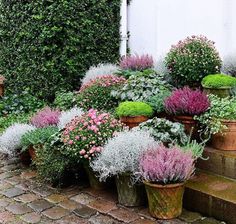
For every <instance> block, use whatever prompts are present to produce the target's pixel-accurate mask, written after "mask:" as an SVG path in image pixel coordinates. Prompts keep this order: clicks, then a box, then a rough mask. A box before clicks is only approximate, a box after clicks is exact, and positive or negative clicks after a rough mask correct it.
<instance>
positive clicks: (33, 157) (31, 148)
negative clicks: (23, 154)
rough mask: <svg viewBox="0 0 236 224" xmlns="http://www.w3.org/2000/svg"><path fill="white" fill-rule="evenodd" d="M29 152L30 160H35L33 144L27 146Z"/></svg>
mask: <svg viewBox="0 0 236 224" xmlns="http://www.w3.org/2000/svg"><path fill="white" fill-rule="evenodd" d="M29 154H30V157H31V159H32V160H35V158H36V152H35V148H34V146H33V145H31V146H30V147H29Z"/></svg>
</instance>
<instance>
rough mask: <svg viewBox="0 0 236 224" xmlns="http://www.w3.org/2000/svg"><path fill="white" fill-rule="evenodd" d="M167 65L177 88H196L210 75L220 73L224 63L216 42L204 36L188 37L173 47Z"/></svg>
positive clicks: (167, 57)
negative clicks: (186, 86) (215, 44)
mask: <svg viewBox="0 0 236 224" xmlns="http://www.w3.org/2000/svg"><path fill="white" fill-rule="evenodd" d="M165 61H166V65H167V67H168V70H169V73H170V75H171V77H172V79H173V81H174V83H175V85H177V86H185V85H189V86H196V85H199V84H200V82H201V80H202V78H203V77H205V76H206V75H208V74H216V73H219V71H220V68H221V64H222V61H221V59H220V56H219V53H218V52H217V50H216V48H215V46H214V42H213V41H210V40H208V39H207V38H206V37H204V36H192V37H187V38H186V39H185V40H183V41H179V42H178V44H177V45H173V46H172V48H171V50H170V52H169V53H168V54H167V56H166V59H165Z"/></svg>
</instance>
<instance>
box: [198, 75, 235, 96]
mask: <svg viewBox="0 0 236 224" xmlns="http://www.w3.org/2000/svg"><path fill="white" fill-rule="evenodd" d="M202 86H203V88H204V92H206V93H207V94H214V95H217V96H219V97H228V96H230V95H231V90H232V88H234V87H235V86H236V78H234V77H232V76H229V75H225V74H215V75H208V76H206V77H205V78H203V80H202Z"/></svg>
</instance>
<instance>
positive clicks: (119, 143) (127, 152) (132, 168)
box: [90, 129, 158, 181]
mask: <svg viewBox="0 0 236 224" xmlns="http://www.w3.org/2000/svg"><path fill="white" fill-rule="evenodd" d="M157 145H158V143H157V142H155V140H154V138H153V137H151V136H150V133H149V132H147V131H140V130H136V129H133V130H130V131H127V130H126V131H124V132H120V133H118V134H117V135H116V136H115V137H114V138H112V139H110V140H109V141H108V142H107V144H106V145H105V146H104V149H103V151H102V152H101V154H100V155H99V156H98V157H97V158H96V159H95V160H94V161H93V162H91V163H90V166H91V167H92V169H93V170H94V171H95V172H98V173H99V176H100V180H101V181H105V180H106V179H107V178H108V177H110V176H117V175H120V174H125V173H130V174H131V175H134V174H135V173H136V172H137V171H138V166H139V158H140V156H141V154H142V153H143V152H144V151H146V150H148V149H150V148H152V147H155V146H157Z"/></svg>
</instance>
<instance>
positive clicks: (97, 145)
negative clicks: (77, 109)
mask: <svg viewBox="0 0 236 224" xmlns="http://www.w3.org/2000/svg"><path fill="white" fill-rule="evenodd" d="M123 127H124V126H123V124H122V123H121V122H120V121H119V120H116V119H115V118H114V117H113V116H112V115H111V114H109V113H104V112H99V111H97V110H94V109H90V110H89V111H88V112H86V113H84V114H82V115H81V116H78V117H75V118H74V119H73V120H72V121H71V122H70V123H68V124H67V125H66V127H65V129H64V130H63V132H62V136H61V141H62V142H63V143H64V144H65V152H66V155H67V156H69V157H70V158H72V159H73V160H77V161H78V160H80V161H81V162H82V163H83V166H84V168H85V171H86V172H87V175H88V178H89V181H90V185H91V187H93V188H96V189H101V188H104V184H102V183H100V181H99V180H98V178H96V176H95V174H94V173H93V172H92V170H91V168H90V162H91V161H92V160H93V159H94V158H96V156H97V155H98V154H99V153H100V152H101V150H102V147H103V146H104V145H105V143H106V141H107V140H108V139H109V138H111V137H112V136H113V135H114V133H116V132H118V131H121V130H123Z"/></svg>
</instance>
